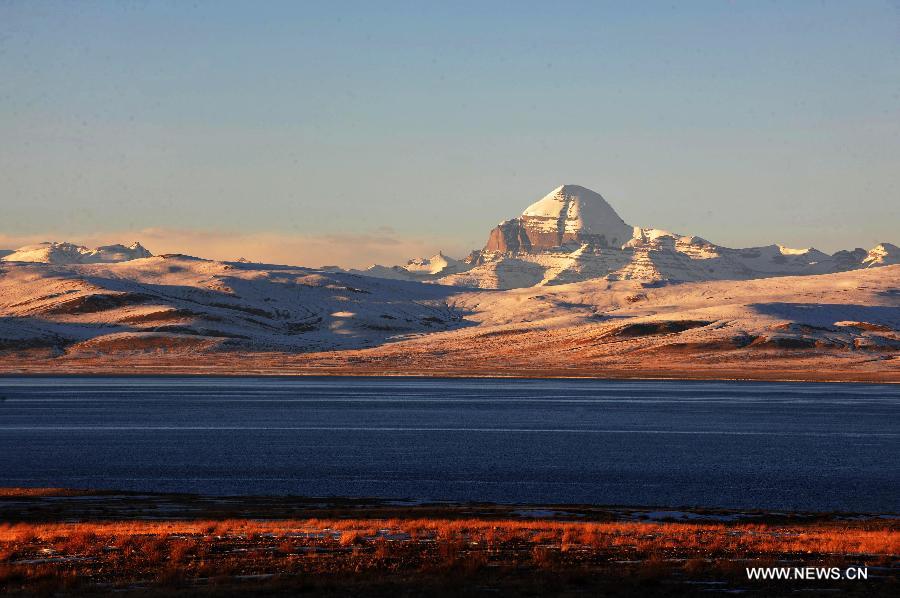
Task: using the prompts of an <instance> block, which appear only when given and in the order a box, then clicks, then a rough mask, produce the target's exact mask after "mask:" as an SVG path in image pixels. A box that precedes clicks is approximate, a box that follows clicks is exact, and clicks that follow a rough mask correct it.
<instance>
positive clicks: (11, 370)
mask: <svg viewBox="0 0 900 598" xmlns="http://www.w3.org/2000/svg"><path fill="white" fill-rule="evenodd" d="M136 369H137V370H139V371H135V370H136ZM15 377H19V378H40V377H70V378H89V377H95V378H153V377H196V378H284V379H291V378H316V377H319V378H426V379H435V380H441V379H446V380H455V379H496V380H605V381H629V380H630V381H636V382H638V381H660V382H663V381H668V382H785V383H805V382H809V383H829V384H837V383H848V384H900V369H898V370H896V371H881V372H837V373H835V372H828V371H824V372H823V371H819V372H806V373H804V374H800V373H798V372H797V371H796V370H787V369H774V368H773V369H771V370H767V371H749V372H748V371H743V372H740V373H739V372H738V371H737V370H732V369H728V370H700V371H694V372H683V373H681V374H675V373H673V372H667V371H659V370H604V371H603V372H602V373H599V372H587V371H585V372H572V371H564V370H559V369H552V368H551V369H546V370H545V369H535V370H531V371H522V370H517V371H504V370H489V371H485V370H452V371H451V370H432V371H423V370H418V369H412V370H392V369H385V370H379V369H370V368H346V369H345V368H321V369H320V368H296V367H285V368H275V367H261V368H253V367H250V368H246V369H243V370H242V371H240V372H235V370H234V368H229V367H225V366H219V365H217V366H209V367H202V366H201V367H197V366H194V367H180V366H169V365H162V366H151V367H137V366H136V365H135V364H117V365H114V366H113V365H110V366H105V367H75V368H71V367H62V368H51V367H46V368H45V367H40V366H38V367H34V366H31V367H29V366H26V367H24V368H23V367H21V366H20V367H5V366H4V364H2V363H0V380H2V379H3V378H15Z"/></svg>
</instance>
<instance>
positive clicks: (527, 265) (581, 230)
mask: <svg viewBox="0 0 900 598" xmlns="http://www.w3.org/2000/svg"><path fill="white" fill-rule="evenodd" d="M896 263H900V248H898V247H897V246H896V245H892V244H890V243H882V244H880V245H878V246H876V247H874V248H872V249H871V250H869V251H866V250H865V249H862V248H856V249H853V250H844V251H838V252H837V253H834V254H833V255H828V254H826V253H823V252H821V251H819V250H817V249H814V248H808V249H791V248H788V247H784V246H782V245H776V244H773V245H766V246H763V247H749V248H745V249H732V248H729V247H725V246H722V245H717V244H715V243H712V242H710V241H707V240H706V239H704V238H702V237H698V236H695V235H681V234H676V233H671V232H669V231H666V230H661V229H656V228H643V227H638V226H631V225H629V224H626V223H625V221H624V220H622V218H621V217H620V216H619V215H618V214H617V213H616V211H615V210H614V209H613V208H612V206H610V205H609V203H607V201H606V200H605V199H603V197H602V196H600V194H598V193H595V192H594V191H591V190H590V189H586V188H585V187H580V186H578V185H562V186H560V187H557V188H556V189H554V190H553V191H551V192H550V193H548V194H547V195H546V196H544V197H543V198H541V199H540V200H538V201H537V202H535V203H533V204H531V205H530V206H528V207H527V208H526V209H525V211H524V212H522V214H521V215H520V216H518V217H516V218H512V219H510V220H506V221H504V222H501V223H500V224H498V225H497V226H496V227H495V228H494V229H493V230H491V232H490V234H489V235H488V239H487V242H486V243H485V246H484V247H483V248H482V249H480V250H475V251H473V252H472V253H471V254H470V255H469V256H467V257H466V258H465V259H463V260H454V259H452V258H449V257H447V256H445V255H443V254H441V253H438V254H437V255H435V256H433V257H431V258H418V259H414V260H410V261H409V262H408V263H407V264H406V265H402V266H393V267H385V266H381V265H375V266H372V267H370V268H368V269H366V270H363V271H356V272H359V273H361V274H366V275H369V276H380V277H384V278H399V279H404V280H422V281H429V282H436V283H439V284H447V285H454V286H463V287H475V288H482V289H511V288H522V287H530V286H535V285H539V286H546V285H558V284H567V283H571V282H579V281H584V280H592V279H597V278H602V279H606V280H632V279H635V280H649V281H673V282H676V281H677V282H685V281H703V280H749V279H754V278H766V277H770V276H790V275H809V274H827V273H831V272H845V271H848V270H855V269H859V268H868V267H873V266H884V265H890V264H896Z"/></svg>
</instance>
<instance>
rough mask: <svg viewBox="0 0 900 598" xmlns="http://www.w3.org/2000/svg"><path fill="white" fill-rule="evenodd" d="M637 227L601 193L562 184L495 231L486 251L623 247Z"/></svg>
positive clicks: (529, 251)
mask: <svg viewBox="0 0 900 598" xmlns="http://www.w3.org/2000/svg"><path fill="white" fill-rule="evenodd" d="M632 232H633V227H631V226H629V225H627V224H625V221H624V220H622V218H621V217H620V216H619V215H618V214H617V213H616V211H615V210H614V209H613V208H612V206H610V205H609V203H607V202H606V200H605V199H603V197H602V196H601V195H600V194H599V193H596V192H594V191H591V190H590V189H587V188H585V187H581V186H580V185H561V186H559V187H557V188H556V189H554V190H553V191H551V192H550V193H548V194H547V195H545V196H544V197H542V198H541V199H539V200H538V201H536V202H534V203H533V204H531V205H530V206H528V207H527V208H526V209H525V211H524V212H523V213H522V215H521V216H520V217H518V218H513V219H512V220H507V221H506V222H501V223H500V224H499V225H498V226H497V228H495V229H494V230H493V231H491V235H490V237H489V238H488V242H487V245H485V251H494V252H500V253H515V252H525V253H532V252H535V251H538V252H539V251H543V250H547V249H553V248H556V247H562V246H565V245H570V244H571V245H575V246H578V245H582V244H588V245H591V246H594V247H620V246H621V245H622V244H624V243H625V242H627V241H628V240H629V239H630V238H631V236H632Z"/></svg>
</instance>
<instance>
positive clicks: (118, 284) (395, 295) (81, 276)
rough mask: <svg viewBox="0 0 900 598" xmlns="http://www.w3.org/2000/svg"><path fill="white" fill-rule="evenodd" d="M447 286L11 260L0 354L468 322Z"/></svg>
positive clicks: (410, 329) (366, 342)
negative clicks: (34, 349)
mask: <svg viewBox="0 0 900 598" xmlns="http://www.w3.org/2000/svg"><path fill="white" fill-rule="evenodd" d="M448 291H449V289H448V288H447V287H441V286H438V285H426V284H421V283H414V282H404V281H388V280H380V279H377V278H372V277H364V276H359V275H352V274H347V273H327V272H323V271H316V270H311V269H308V268H295V267H288V266H267V265H261V264H250V263H240V262H217V261H210V260H203V259H199V258H191V257H187V256H182V255H172V256H159V257H150V258H143V259H136V260H130V261H123V262H119V263H108V264H64V265H60V264H45V263H27V262H14V261H11V262H4V263H3V264H2V266H0V349H3V348H5V349H22V348H29V347H44V348H48V349H50V350H53V351H70V352H80V353H84V352H86V351H87V352H90V351H98V352H101V353H103V352H121V351H124V352H128V351H144V350H147V351H152V350H157V349H177V348H183V349H194V350H197V349H246V350H254V351H264V350H285V351H310V350H325V349H336V348H349V347H364V346H370V345H373V344H378V343H383V342H386V341H388V340H390V339H393V338H395V337H400V336H402V335H407V334H411V333H422V332H427V331H431V330H446V329H448V328H452V327H454V326H460V325H463V322H462V321H461V318H460V316H459V314H457V313H456V312H454V311H453V310H452V309H450V308H449V307H448V306H447V303H446V297H447V295H448Z"/></svg>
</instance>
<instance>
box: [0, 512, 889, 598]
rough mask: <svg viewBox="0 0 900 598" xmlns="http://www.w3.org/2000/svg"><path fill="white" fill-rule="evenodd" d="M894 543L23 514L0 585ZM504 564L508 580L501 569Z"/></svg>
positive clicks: (623, 569) (599, 576) (677, 560)
mask: <svg viewBox="0 0 900 598" xmlns="http://www.w3.org/2000/svg"><path fill="white" fill-rule="evenodd" d="M898 553H900V526H898V525H897V524H896V523H894V522H892V521H883V520H882V521H879V520H869V521H853V522H830V523H822V522H820V523H814V524H796V525H775V524H762V523H760V524H750V523H740V524H724V523H702V524H694V523H648V522H622V521H618V522H572V521H548V520H491V519H435V518H424V519H422V518H418V519H400V518H397V519H368V518H355V519H292V520H275V521H260V520H253V519H229V520H221V521H219V520H188V521H175V520H172V521H148V520H118V521H92V522H72V523H67V522H50V523H31V522H21V523H7V524H2V525H0V592H10V593H14V592H16V591H20V592H24V593H32V592H36V591H57V590H60V589H69V590H73V589H75V588H78V590H79V591H89V590H90V591H101V590H103V589H105V588H117V589H131V590H134V591H137V590H143V591H162V590H163V589H165V591H166V592H168V591H174V590H176V589H182V590H184V589H187V588H192V589H193V590H197V589H198V588H201V589H202V590H203V591H205V592H212V593H215V592H217V591H219V590H221V591H223V592H225V588H228V591H232V590H234V584H243V583H246V582H247V580H251V579H255V580H258V581H259V580H266V581H265V583H263V584H262V585H259V584H254V585H253V586H252V587H251V588H249V589H258V588H262V587H266V588H269V589H277V588H273V587H272V586H271V584H273V583H275V584H276V586H277V587H278V588H281V590H282V591H285V592H288V591H289V589H291V588H293V589H294V590H296V589H297V588H298V587H299V586H302V585H303V584H304V583H307V582H308V580H309V575H313V574H314V575H315V576H316V580H317V583H320V584H325V586H322V587H320V588H319V589H321V590H323V591H324V590H328V591H334V592H338V593H340V591H345V590H347V589H348V588H349V587H351V586H353V587H357V586H358V584H362V586H359V587H365V588H367V589H368V590H372V591H375V592H376V593H378V592H379V591H381V590H374V589H373V588H374V587H375V586H372V585H371V584H376V585H377V584H378V583H382V582H384V581H385V579H390V580H393V581H391V584H394V583H400V584H401V585H402V584H403V583H406V584H407V585H408V584H409V583H410V580H411V579H416V580H419V579H421V580H423V583H425V582H426V581H427V580H435V579H439V578H440V579H445V580H446V579H447V578H448V577H449V578H453V579H454V580H455V581H456V582H460V580H465V579H470V580H472V582H473V583H476V582H477V583H479V584H484V583H487V584H488V585H490V584H499V586H498V587H503V588H504V589H509V588H508V587H507V585H506V584H507V583H512V584H513V586H515V587H518V588H519V589H523V588H526V587H532V588H533V587H534V586H533V584H540V583H544V582H543V581H540V580H541V579H544V578H545V577H546V576H548V575H549V576H561V577H560V578H561V579H565V580H568V581H567V582H566V583H574V582H575V581H577V580H580V581H578V582H577V583H576V584H575V585H576V586H578V584H588V586H589V587H594V588H598V587H605V585H608V584H619V583H621V582H622V579H623V577H625V576H636V577H635V579H640V580H642V581H641V583H640V584H639V586H640V587H641V588H642V590H641V592H644V591H646V590H647V587H645V585H646V584H648V583H650V584H651V585H652V584H658V583H661V581H662V580H669V582H671V581H673V580H675V581H677V580H681V581H684V580H686V579H687V580H691V579H695V580H696V579H703V580H716V581H719V582H722V581H724V582H726V583H729V584H743V586H746V585H747V583H748V582H747V580H746V577H745V576H744V570H743V565H745V564H748V563H749V564H751V565H759V564H767V563H774V562H776V561H777V562H792V563H803V564H804V566H805V565H806V564H811V563H816V564H822V563H829V564H834V563H841V564H845V563H846V564H854V565H867V566H870V567H887V568H888V571H889V572H893V569H891V568H892V567H893V566H894V565H895V561H896V556H897V554H898ZM498 572H503V575H502V576H501V577H503V578H504V579H506V581H503V580H502V579H497V574H498ZM409 576H413V577H409ZM742 576H743V577H742ZM213 580H215V583H213ZM403 580H406V581H403ZM545 581H546V580H545ZM895 581H896V580H895V579H894V577H890V579H888V580H887V581H884V580H882V582H881V583H880V584H878V585H876V586H873V585H872V584H868V585H867V590H870V591H871V590H873V588H876V589H877V588H882V589H885V588H887V589H896V587H895V585H893V584H894V582H895ZM416 583H418V582H416ZM298 584H299V585H298ZM522 584H524V585H522ZM597 584H599V585H597ZM884 584H887V586H885V585H884ZM425 585H428V584H427V583H426V584H425ZM563 585H565V584H563ZM757 585H759V584H757ZM392 587H393V586H392ZM760 587H762V586H760ZM787 587H788V586H784V589H787ZM247 589H248V588H243V586H242V591H246V590H247ZM560 589H562V587H561V588H560ZM750 589H751V590H753V589H754V588H752V587H751V588H750ZM757 589H758V588H757ZM769 589H770V590H771V588H769ZM225 593H227V592H225ZM387 593H390V592H387Z"/></svg>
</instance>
